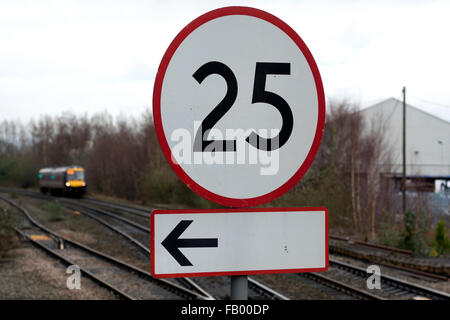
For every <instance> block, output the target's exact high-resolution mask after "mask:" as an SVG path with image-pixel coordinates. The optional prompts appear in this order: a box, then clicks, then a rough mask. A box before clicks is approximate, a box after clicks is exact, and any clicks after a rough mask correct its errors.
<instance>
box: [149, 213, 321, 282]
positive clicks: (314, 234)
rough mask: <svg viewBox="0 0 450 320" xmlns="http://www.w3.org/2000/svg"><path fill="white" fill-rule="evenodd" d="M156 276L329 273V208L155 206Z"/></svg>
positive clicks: (154, 264) (154, 267) (153, 227)
mask: <svg viewBox="0 0 450 320" xmlns="http://www.w3.org/2000/svg"><path fill="white" fill-rule="evenodd" d="M151 237H152V239H151V252H152V257H151V259H152V261H151V272H152V275H153V276H154V277H157V278H169V277H192V276H216V275H236V274H260V273H288V272H289V273H292V272H314V271H325V270H327V268H328V211H327V209H326V208H274V209H267V208H261V209H235V210H155V211H153V212H152V216H151Z"/></svg>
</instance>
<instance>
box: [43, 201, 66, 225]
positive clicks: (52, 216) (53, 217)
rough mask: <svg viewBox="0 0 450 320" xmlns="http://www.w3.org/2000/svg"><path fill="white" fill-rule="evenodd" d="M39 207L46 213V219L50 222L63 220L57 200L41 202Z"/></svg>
mask: <svg viewBox="0 0 450 320" xmlns="http://www.w3.org/2000/svg"><path fill="white" fill-rule="evenodd" d="M40 208H41V209H42V210H43V211H45V212H47V213H48V218H47V220H48V221H50V222H58V221H63V220H64V216H63V213H62V206H61V204H59V203H58V202H55V201H52V202H48V203H45V204H42V205H41V206H40Z"/></svg>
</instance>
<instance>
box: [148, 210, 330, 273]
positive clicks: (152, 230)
mask: <svg viewBox="0 0 450 320" xmlns="http://www.w3.org/2000/svg"><path fill="white" fill-rule="evenodd" d="M286 211H300V212H303V211H324V212H325V266H324V267H323V268H303V269H280V270H250V271H248V270H247V271H246V270H241V271H221V272H196V273H165V274H155V255H154V252H155V215H157V214H183V213H189V214H205V213H233V212H286ZM150 235H151V243H150V250H151V251H150V252H151V259H150V260H151V263H150V264H151V266H150V268H151V274H152V276H153V277H155V278H181V277H183V278H185V277H205V276H225V275H229V276H230V275H231V276H232V275H248V274H271V273H299V272H320V271H327V270H328V265H329V257H328V256H329V254H328V209H327V208H325V207H310V208H309V207H303V208H295V207H291V208H250V209H249V208H242V209H211V210H209V209H186V210H153V211H152V213H151V216H150Z"/></svg>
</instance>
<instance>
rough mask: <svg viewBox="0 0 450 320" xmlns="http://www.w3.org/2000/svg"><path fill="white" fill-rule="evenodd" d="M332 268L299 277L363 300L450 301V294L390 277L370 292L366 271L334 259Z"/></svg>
mask: <svg viewBox="0 0 450 320" xmlns="http://www.w3.org/2000/svg"><path fill="white" fill-rule="evenodd" d="M329 266H330V267H329V270H328V271H327V272H325V273H315V274H299V275H301V276H304V277H307V278H310V279H312V280H317V281H318V282H321V283H322V284H325V285H327V286H330V287H332V288H334V289H337V290H339V291H342V292H345V293H348V294H350V295H352V296H354V297H359V298H363V299H375V300H387V299H389V300H391V299H402V300H409V299H415V298H419V297H420V298H427V299H431V300H450V295H449V294H448V293H445V292H441V291H437V290H433V289H431V288H427V287H424V286H421V285H418V284H415V283H412V282H409V281H405V280H402V279H398V278H395V277H392V276H387V275H380V284H381V289H379V290H376V289H372V290H370V289H367V282H366V281H367V278H368V274H367V271H366V269H363V268H360V267H356V266H353V265H350V264H348V263H344V262H340V261H336V260H332V259H330V261H329ZM350 283H351V285H350Z"/></svg>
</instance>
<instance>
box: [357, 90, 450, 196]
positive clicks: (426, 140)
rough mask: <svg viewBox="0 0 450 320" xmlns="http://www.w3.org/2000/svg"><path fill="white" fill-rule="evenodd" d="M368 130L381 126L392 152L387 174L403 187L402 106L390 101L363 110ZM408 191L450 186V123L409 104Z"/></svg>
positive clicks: (407, 143) (407, 132) (407, 113)
mask: <svg viewBox="0 0 450 320" xmlns="http://www.w3.org/2000/svg"><path fill="white" fill-rule="evenodd" d="M360 112H361V115H362V116H363V119H364V121H365V123H366V127H367V128H370V127H371V126H374V125H378V126H382V129H383V132H384V136H385V141H386V144H387V146H388V147H389V148H390V150H391V156H392V157H391V160H390V162H391V163H384V164H383V168H385V170H384V171H385V172H384V173H385V174H389V175H391V176H392V177H393V178H394V179H395V180H396V182H397V185H398V186H399V185H400V180H401V177H402V146H403V102H402V101H400V100H398V99H395V98H390V99H387V100H384V101H381V102H379V103H376V104H374V105H372V106H370V107H367V108H365V109H362V110H361V111H360ZM406 177H407V185H406V187H407V189H409V190H424V191H435V188H436V187H437V188H442V189H445V188H448V186H449V182H450V122H448V121H446V120H444V119H441V118H438V117H436V116H434V115H432V114H430V113H427V112H425V111H423V110H421V109H419V108H416V107H414V106H412V105H410V104H406Z"/></svg>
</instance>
